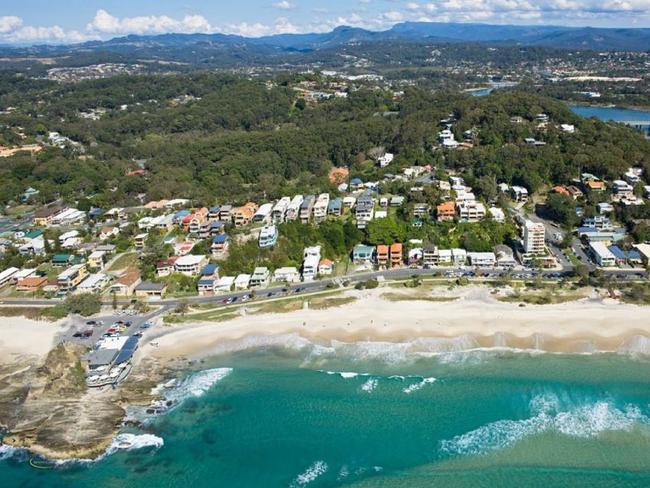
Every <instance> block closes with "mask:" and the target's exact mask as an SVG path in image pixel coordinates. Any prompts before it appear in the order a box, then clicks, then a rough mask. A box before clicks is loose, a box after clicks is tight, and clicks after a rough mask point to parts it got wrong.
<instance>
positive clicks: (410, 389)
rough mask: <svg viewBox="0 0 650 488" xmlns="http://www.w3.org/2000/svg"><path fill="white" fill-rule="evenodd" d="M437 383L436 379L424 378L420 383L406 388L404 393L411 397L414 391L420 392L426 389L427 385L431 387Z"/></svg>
mask: <svg viewBox="0 0 650 488" xmlns="http://www.w3.org/2000/svg"><path fill="white" fill-rule="evenodd" d="M435 381H436V378H433V377H430V378H422V381H419V382H417V383H413V384H411V385H409V386H407V387H406V388H404V389H403V390H402V391H403V392H404V393H406V394H407V395H410V394H411V393H413V392H414V391H418V390H420V389H422V388H424V387H425V386H426V385H430V384H431V383H434V382H435Z"/></svg>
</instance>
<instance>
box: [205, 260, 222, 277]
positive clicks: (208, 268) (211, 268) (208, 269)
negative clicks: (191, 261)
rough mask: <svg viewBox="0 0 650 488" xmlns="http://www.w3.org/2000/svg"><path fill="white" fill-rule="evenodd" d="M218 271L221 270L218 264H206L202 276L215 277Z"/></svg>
mask: <svg viewBox="0 0 650 488" xmlns="http://www.w3.org/2000/svg"><path fill="white" fill-rule="evenodd" d="M218 269H219V266H217V265H216V264H212V263H210V264H206V265H205V268H203V270H201V274H202V275H203V276H206V275H208V276H209V275H213V274H214V273H215V271H217V270H218Z"/></svg>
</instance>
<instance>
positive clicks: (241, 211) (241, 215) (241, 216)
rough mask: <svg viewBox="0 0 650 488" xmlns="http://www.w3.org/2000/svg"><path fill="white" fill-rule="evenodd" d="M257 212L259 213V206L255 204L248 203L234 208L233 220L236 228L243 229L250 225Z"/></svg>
mask: <svg viewBox="0 0 650 488" xmlns="http://www.w3.org/2000/svg"><path fill="white" fill-rule="evenodd" d="M255 212H257V204H256V203H253V202H248V203H246V204H244V205H242V206H241V207H236V208H234V209H233V211H232V219H233V223H234V224H235V227H243V226H245V225H248V224H250V223H251V221H252V220H253V216H254V215H255Z"/></svg>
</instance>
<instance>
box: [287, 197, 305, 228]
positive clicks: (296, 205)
mask: <svg viewBox="0 0 650 488" xmlns="http://www.w3.org/2000/svg"><path fill="white" fill-rule="evenodd" d="M303 200H304V197H303V196H302V195H296V196H295V197H293V198H292V199H291V202H290V203H289V206H288V207H287V212H286V214H285V220H286V221H287V222H291V221H293V220H297V219H298V218H299V217H300V207H301V206H302V202H303Z"/></svg>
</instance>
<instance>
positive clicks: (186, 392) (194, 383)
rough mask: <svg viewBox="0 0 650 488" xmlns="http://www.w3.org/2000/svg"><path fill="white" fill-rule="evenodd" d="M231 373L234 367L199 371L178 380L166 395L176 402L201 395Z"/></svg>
mask: <svg viewBox="0 0 650 488" xmlns="http://www.w3.org/2000/svg"><path fill="white" fill-rule="evenodd" d="M230 373H232V368H213V369H205V370H203V371H199V372H197V373H194V374H191V375H190V376H188V377H187V378H185V379H183V380H181V381H179V382H177V383H176V385H175V386H174V387H173V388H171V389H169V390H168V391H166V392H165V394H164V397H165V399H166V400H171V401H173V402H175V403H180V402H182V401H183V400H185V399H187V398H192V397H200V396H202V395H204V394H205V393H206V392H207V391H208V390H209V389H210V388H212V387H213V386H214V385H215V384H216V383H217V382H219V381H221V380H222V379H224V378H225V377H226V376H228V375H229V374H230Z"/></svg>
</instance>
